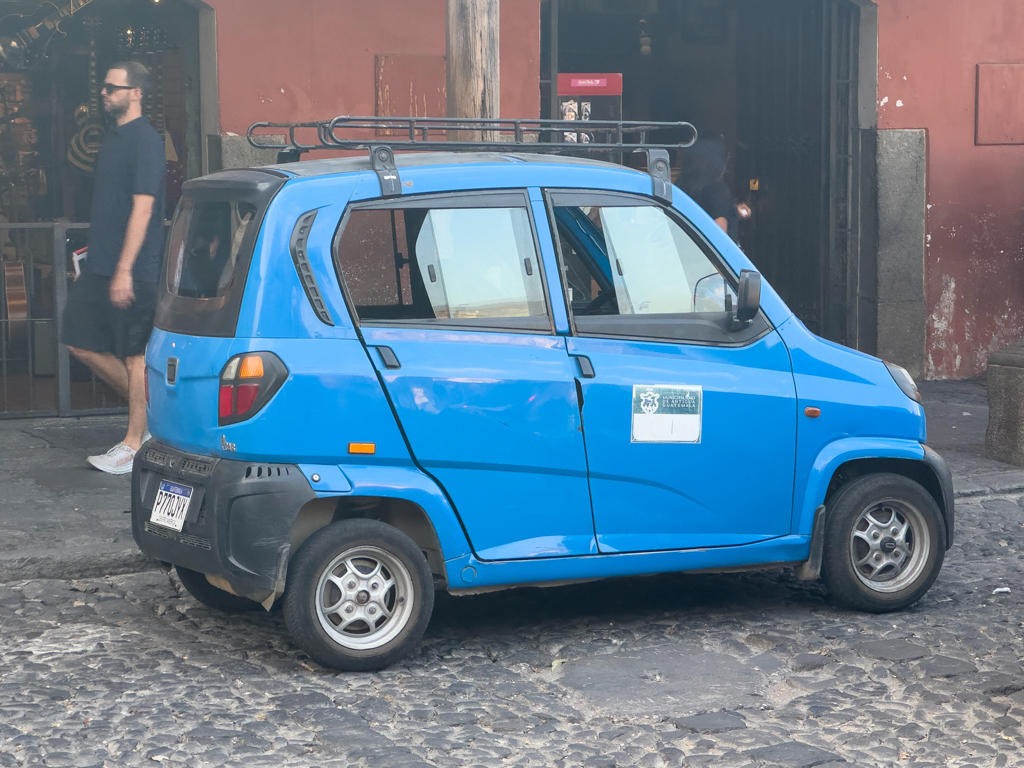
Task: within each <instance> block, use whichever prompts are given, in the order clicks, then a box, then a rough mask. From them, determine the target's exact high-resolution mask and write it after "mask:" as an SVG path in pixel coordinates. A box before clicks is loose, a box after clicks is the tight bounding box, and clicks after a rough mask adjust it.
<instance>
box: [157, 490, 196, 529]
mask: <svg viewBox="0 0 1024 768" xmlns="http://www.w3.org/2000/svg"><path fill="white" fill-rule="evenodd" d="M194 490H195V489H194V488H192V486H191V485H182V484H181V483H172V482H171V481H170V480H161V481H160V488H159V489H158V490H157V492H156V501H154V502H153V512H152V514H150V516H149V521H150V522H151V523H155V524H156V525H162V526H163V527H164V528H171V529H173V530H175V531H181V528H182V526H183V525H185V515H186V514H188V503H189V502H190V501H191V500H192V493H193V491H194Z"/></svg>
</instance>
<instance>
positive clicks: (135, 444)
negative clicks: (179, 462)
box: [123, 355, 146, 451]
mask: <svg viewBox="0 0 1024 768" xmlns="http://www.w3.org/2000/svg"><path fill="white" fill-rule="evenodd" d="M123 365H124V366H125V368H126V370H127V372H128V387H127V389H128V434H127V435H125V438H124V441H123V442H124V444H125V445H127V446H128V447H129V448H131V449H132V450H134V451H137V450H139V448H141V447H142V435H143V434H145V432H146V356H145V355H135V356H133V357H128V358H125V361H124V363H123Z"/></svg>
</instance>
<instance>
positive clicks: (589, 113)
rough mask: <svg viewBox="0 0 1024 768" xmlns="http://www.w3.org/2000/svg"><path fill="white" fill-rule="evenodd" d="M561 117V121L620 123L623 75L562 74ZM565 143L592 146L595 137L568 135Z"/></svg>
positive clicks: (567, 133)
mask: <svg viewBox="0 0 1024 768" xmlns="http://www.w3.org/2000/svg"><path fill="white" fill-rule="evenodd" d="M558 113H559V114H558V117H559V118H560V119H562V120H621V119H622V73H621V72H590V73H567V72H562V73H559V75H558ZM603 139H604V137H601V140H603ZM562 141H563V142H571V143H590V142H592V141H594V135H593V133H586V132H573V131H565V132H564V133H563V134H562Z"/></svg>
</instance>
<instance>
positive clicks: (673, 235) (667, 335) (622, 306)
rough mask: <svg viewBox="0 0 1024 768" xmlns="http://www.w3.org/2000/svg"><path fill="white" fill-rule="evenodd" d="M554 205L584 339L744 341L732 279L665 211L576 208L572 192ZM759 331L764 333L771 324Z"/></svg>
mask: <svg viewBox="0 0 1024 768" xmlns="http://www.w3.org/2000/svg"><path fill="white" fill-rule="evenodd" d="M553 202H554V205H553V207H552V210H553V213H554V219H555V225H556V230H557V233H558V244H559V252H560V255H561V260H562V271H563V275H564V283H565V290H566V292H567V296H568V300H569V305H570V309H571V312H572V316H573V321H574V323H575V326H576V331H577V332H578V333H580V334H584V335H612V336H636V337H648V338H664V339H677V340H683V341H686V340H693V341H703V342H716V341H723V342H729V343H732V342H735V341H737V340H738V339H737V338H735V337H734V336H733V335H732V333H733V332H732V325H731V315H732V311H733V309H734V307H735V306H736V293H735V291H734V288H733V286H732V285H731V283H730V280H729V278H728V277H727V276H726V274H724V273H723V272H722V270H720V269H719V268H718V266H717V265H716V264H715V262H714V261H712V259H711V258H710V257H709V256H708V254H707V253H706V252H705V250H704V248H703V247H702V246H701V245H700V244H699V243H698V242H697V241H696V239H695V238H694V237H693V236H692V235H691V234H690V233H689V232H688V231H687V230H686V229H685V228H684V227H683V226H682V225H681V224H680V223H679V222H677V221H676V220H675V219H674V218H673V217H671V216H670V215H668V213H667V212H666V211H665V210H664V209H662V208H661V207H659V206H657V205H654V204H645V203H644V202H643V201H639V200H638V201H636V204H628V203H625V202H620V201H619V200H616V201H614V202H613V201H611V200H609V201H608V204H604V205H601V204H599V205H587V204H579V205H575V204H572V199H571V197H570V196H569V195H564V194H563V195H557V196H553ZM582 202H591V201H590V200H585V201H582ZM755 325H757V326H758V328H759V329H761V330H763V328H764V326H765V323H764V321H763V320H762V321H761V322H760V323H757V324H755ZM748 336H749V333H743V334H742V337H743V338H746V337H748Z"/></svg>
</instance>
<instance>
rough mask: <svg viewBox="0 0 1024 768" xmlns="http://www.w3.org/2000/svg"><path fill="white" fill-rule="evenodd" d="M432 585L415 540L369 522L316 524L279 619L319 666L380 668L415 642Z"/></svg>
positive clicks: (431, 602) (299, 556)
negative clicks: (321, 526) (281, 619)
mask: <svg viewBox="0 0 1024 768" xmlns="http://www.w3.org/2000/svg"><path fill="white" fill-rule="evenodd" d="M433 608H434V586H433V579H432V578H431V575H430V568H429V566H428V565H427V561H426V558H425V557H424V556H423V553H422V552H421V551H420V549H419V547H417V546H416V543H415V542H414V541H413V540H412V539H410V538H409V537H408V536H406V535H405V534H404V533H402V532H401V531H399V530H398V529H397V528H393V527H391V526H389V525H385V524H384V523H381V522H378V521H376V520H345V521H342V522H338V523H333V524H331V525H329V526H327V527H326V528H321V529H320V530H319V531H317V532H316V533H314V534H313V535H312V536H311V537H310V538H309V539H308V540H307V541H306V542H305V543H304V544H303V545H302V547H300V548H299V551H298V552H297V553H296V555H295V558H294V559H293V560H292V564H291V568H290V569H289V573H288V585H287V589H286V590H285V599H284V617H285V622H286V623H287V625H288V631H289V632H290V633H291V635H292V638H293V639H294V640H295V642H296V643H297V644H298V645H299V646H300V647H301V648H302V649H303V650H304V651H305V652H306V653H308V654H309V655H310V656H311V657H312V658H313V659H315V660H316V661H317V662H319V663H320V664H323V665H324V666H326V667H333V668H335V669H342V670H351V671H371V670H377V669H382V668H384V667H386V666H388V665H389V664H392V663H394V662H395V661H398V660H399V659H401V658H402V657H403V656H406V655H407V654H408V653H409V652H410V651H411V650H412V649H413V648H414V647H415V646H416V644H417V643H418V642H419V641H420V638H422V636H423V633H424V631H425V630H426V628H427V623H428V622H429V621H430V614H431V612H432V611H433Z"/></svg>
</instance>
